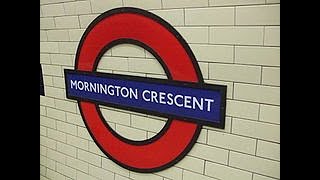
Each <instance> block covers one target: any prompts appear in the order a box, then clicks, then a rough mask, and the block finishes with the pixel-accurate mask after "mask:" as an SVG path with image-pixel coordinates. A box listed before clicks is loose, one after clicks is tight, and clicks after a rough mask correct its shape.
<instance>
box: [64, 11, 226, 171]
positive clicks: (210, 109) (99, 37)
mask: <svg viewBox="0 0 320 180" xmlns="http://www.w3.org/2000/svg"><path fill="white" fill-rule="evenodd" d="M123 43H129V44H134V45H137V46H140V47H142V48H144V49H146V50H147V51H149V52H150V53H151V54H152V55H153V56H154V57H155V58H156V59H157V60H158V61H159V62H160V64H161V65H162V67H163V69H164V70H165V72H166V75H167V77H168V79H167V80H159V79H153V78H142V77H135V76H125V75H115V74H108V73H100V72H97V66H98V64H99V61H100V59H101V56H102V55H103V54H104V53H105V52H106V51H107V50H109V49H110V48H112V47H113V46H116V45H119V44H123ZM74 68H75V69H74V70H65V72H64V73H65V83H66V94H67V98H69V99H75V100H77V102H78V106H79V109H80V112H81V116H82V118H83V120H84V122H85V125H86V127H87V129H88V131H89V133H90V135H91V136H92V138H93V139H94V141H95V143H96V144H97V145H98V147H99V148H100V149H101V150H102V152H104V153H105V154H106V155H107V156H108V157H109V158H110V159H111V160H112V161H114V162H115V163H117V164H118V165H120V166H122V167H124V168H127V169H129V170H132V171H136V172H155V171H160V170H163V169H165V168H168V167H170V166H172V165H174V164H175V163H177V162H179V161H180V160H181V159H182V158H183V157H184V156H185V155H186V154H187V153H188V152H189V151H190V150H191V148H192V146H193V145H194V143H195V142H196V140H197V138H198V136H199V133H200V130H201V127H202V125H208V126H213V127H216V128H224V118H225V101H226V100H225V99H226V97H225V96H226V87H225V86H221V85H209V84H205V83H204V82H203V78H202V75H201V72H200V69H199V66H198V63H197V61H196V59H195V56H194V55H193V53H192V51H191V49H190V47H189V46H188V44H187V43H186V41H185V40H184V39H183V38H182V36H181V35H180V34H179V33H178V32H177V31H176V30H175V29H174V28H173V27H172V26H171V25H170V24H168V23H167V22H165V21H164V20H163V19H161V18H160V17H158V16H156V15H154V14H152V13H150V12H147V11H145V10H141V9H137V8H129V7H124V8H116V9H113V10H110V11H107V12H105V13H103V14H101V15H100V16H98V17H97V18H96V19H95V20H94V21H93V22H92V23H91V24H90V25H89V26H88V28H87V29H86V31H85V32H84V34H83V36H82V38H81V40H80V43H79V46H78V49H77V54H76V58H75V67H74ZM99 105H105V106H110V107H115V108H120V109H126V110H131V111H135V112H142V113H147V114H151V115H156V116H161V117H167V118H168V121H167V122H166V124H165V126H164V127H163V128H162V130H161V131H160V132H159V133H158V134H157V135H155V136H154V137H152V138H150V139H147V140H143V141H133V140H130V139H127V138H124V137H122V136H121V135H119V134H117V133H116V132H115V131H114V130H113V129H112V128H111V127H110V126H109V125H108V124H107V123H106V121H105V119H104V117H103V116H102V114H101V112H100V108H99ZM106 116H108V115H107V114H106ZM106 118H107V117H106Z"/></svg>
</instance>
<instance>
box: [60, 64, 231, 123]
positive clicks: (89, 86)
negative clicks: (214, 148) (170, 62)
mask: <svg viewBox="0 0 320 180" xmlns="http://www.w3.org/2000/svg"><path fill="white" fill-rule="evenodd" d="M65 80H66V90H67V91H66V92H67V97H68V98H70V99H75V100H85V101H90V102H95V103H98V104H104V105H108V106H112V107H116V108H120V109H126V110H131V111H136V112H142V113H146V112H147V113H148V114H152V115H157V116H162V117H168V118H180V119H182V120H186V121H196V122H197V123H199V124H203V125H209V126H210V125H212V126H217V124H221V121H222V120H223V113H224V110H223V108H224V107H225V105H224V104H223V103H224V102H225V101H224V99H225V92H226V90H225V86H220V85H210V84H199V83H191V82H181V81H172V80H171V81H169V80H161V79H154V78H142V77H135V76H126V75H115V74H109V73H98V72H85V71H74V70H65Z"/></svg>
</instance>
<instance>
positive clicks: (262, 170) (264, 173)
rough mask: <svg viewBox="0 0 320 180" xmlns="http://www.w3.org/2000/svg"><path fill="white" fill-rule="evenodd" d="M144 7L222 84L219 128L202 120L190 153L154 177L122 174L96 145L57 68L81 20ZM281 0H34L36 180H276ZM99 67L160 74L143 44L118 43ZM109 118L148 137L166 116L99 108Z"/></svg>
mask: <svg viewBox="0 0 320 180" xmlns="http://www.w3.org/2000/svg"><path fill="white" fill-rule="evenodd" d="M123 6H133V7H139V8H142V9H145V10H148V11H150V12H152V13H154V14H157V15H158V16H160V17H162V18H163V19H165V20H166V21H168V22H169V23H170V24H171V25H173V26H174V27H175V29H176V30H177V31H178V32H179V33H181V34H182V36H183V37H184V38H185V39H186V41H187V42H188V44H189V46H190V47H191V49H192V50H193V53H194V54H195V56H196V59H197V61H198V63H199V65H200V69H201V71H202V74H203V77H204V79H205V82H206V83H213V84H223V85H227V86H228V89H227V112H226V127H225V129H224V130H219V129H215V128H211V127H207V126H204V127H203V129H202V131H201V134H200V137H199V139H198V140H197V143H196V144H195V146H194V147H193V148H192V150H191V151H190V153H189V154H188V155H187V156H186V157H185V158H184V159H183V160H181V161H180V162H179V163H178V164H176V165H175V166H173V167H171V168H169V169H167V170H164V171H161V172H157V173H152V174H142V173H136V172H132V171H128V170H126V169H123V168H121V167H119V166H118V165H117V164H115V163H113V162H112V161H111V160H110V159H108V158H107V157H106V156H105V155H104V154H103V153H102V152H101V151H100V150H99V148H98V147H97V146H96V145H95V143H94V142H93V140H92V138H91V137H90V135H89V133H88V131H87V130H86V128H85V126H84V123H83V120H82V118H81V116H80V112H79V109H78V107H77V104H76V102H75V101H73V100H69V99H66V97H65V87H64V77H63V76H64V75H63V69H73V66H74V57H75V52H76V48H77V45H78V43H79V40H80V38H81V35H82V34H83V32H84V30H85V29H86V27H87V26H88V24H89V23H90V22H91V21H92V20H93V19H94V18H95V17H97V16H98V15H99V14H100V13H102V12H104V11H107V10H109V9H112V8H116V7H123ZM279 36H280V1H279V0H197V1H192V0H179V1H172V0H154V1H149V0H140V1H135V0H134V1H133V0H122V1H121V0H108V1H104V0H80V1H76V0H41V1H40V63H41V65H42V71H43V74H44V85H45V92H46V96H41V97H40V179H44V180H47V179H54V180H56V179H58V180H60V179H63V180H69V179H86V180H88V179H89V180H90V179H111V180H122V179H123V180H127V179H137V180H138V179H141V180H143V179H148V180H149V179H150V180H153V179H154V180H169V179H173V180H193V179H200V180H230V179H231V180H233V179H238V180H275V179H280V37H279ZM98 70H99V71H101V72H109V73H116V74H127V75H135V76H143V77H155V78H162V79H166V75H165V74H164V71H163V69H162V68H161V66H160V64H159V63H158V62H157V61H156V60H155V59H154V57H153V56H152V55H151V54H150V53H148V52H147V51H146V50H144V49H141V48H139V47H136V46H133V45H128V44H124V45H119V46H115V47H113V48H112V49H110V50H109V51H108V52H106V53H105V54H104V56H103V57H102V59H101V61H100V63H99V67H98ZM100 109H101V111H102V113H103V114H104V117H105V118H106V119H107V123H108V124H109V125H110V126H111V127H112V128H113V129H115V130H116V131H117V132H118V133H119V134H121V135H122V136H124V137H128V138H131V139H137V140H138V139H146V138H150V137H152V136H154V135H155V134H156V133H157V132H159V131H160V130H161V128H162V127H163V126H164V124H165V122H166V119H164V118H158V117H154V116H150V115H145V114H140V113H134V112H128V111H123V110H118V109H114V108H108V107H102V106H101V108H100Z"/></svg>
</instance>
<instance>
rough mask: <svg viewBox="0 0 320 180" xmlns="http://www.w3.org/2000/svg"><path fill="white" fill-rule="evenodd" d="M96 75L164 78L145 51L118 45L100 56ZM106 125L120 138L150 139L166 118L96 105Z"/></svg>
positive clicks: (136, 47)
mask: <svg viewBox="0 0 320 180" xmlns="http://www.w3.org/2000/svg"><path fill="white" fill-rule="evenodd" d="M97 72H105V73H112V74H123V75H130V76H140V77H147V78H148V77H152V78H159V79H168V78H167V75H166V74H165V72H164V70H163V68H162V66H161V65H160V63H159V61H158V60H157V59H156V58H155V57H154V56H153V55H152V54H151V53H149V52H148V51H147V50H145V49H144V48H142V47H139V46H136V45H133V44H119V45H116V46H114V47H112V48H111V49H109V50H108V51H106V52H105V53H104V54H103V56H102V57H101V59H100V61H99V63H98V67H97ZM99 108H100V111H101V114H102V116H103V117H104V119H105V121H106V122H107V124H108V125H109V126H110V127H111V128H112V129H113V130H114V131H115V132H117V133H118V134H119V135H120V136H122V137H124V138H126V139H130V140H133V141H142V140H146V139H150V138H152V137H153V136H155V135H156V134H158V133H159V132H160V131H161V129H162V128H163V127H164V126H165V124H166V121H167V120H168V118H163V117H155V116H151V115H147V114H143V113H136V112H133V111H128V110H121V109H117V108H112V107H107V106H104V105H99Z"/></svg>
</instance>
